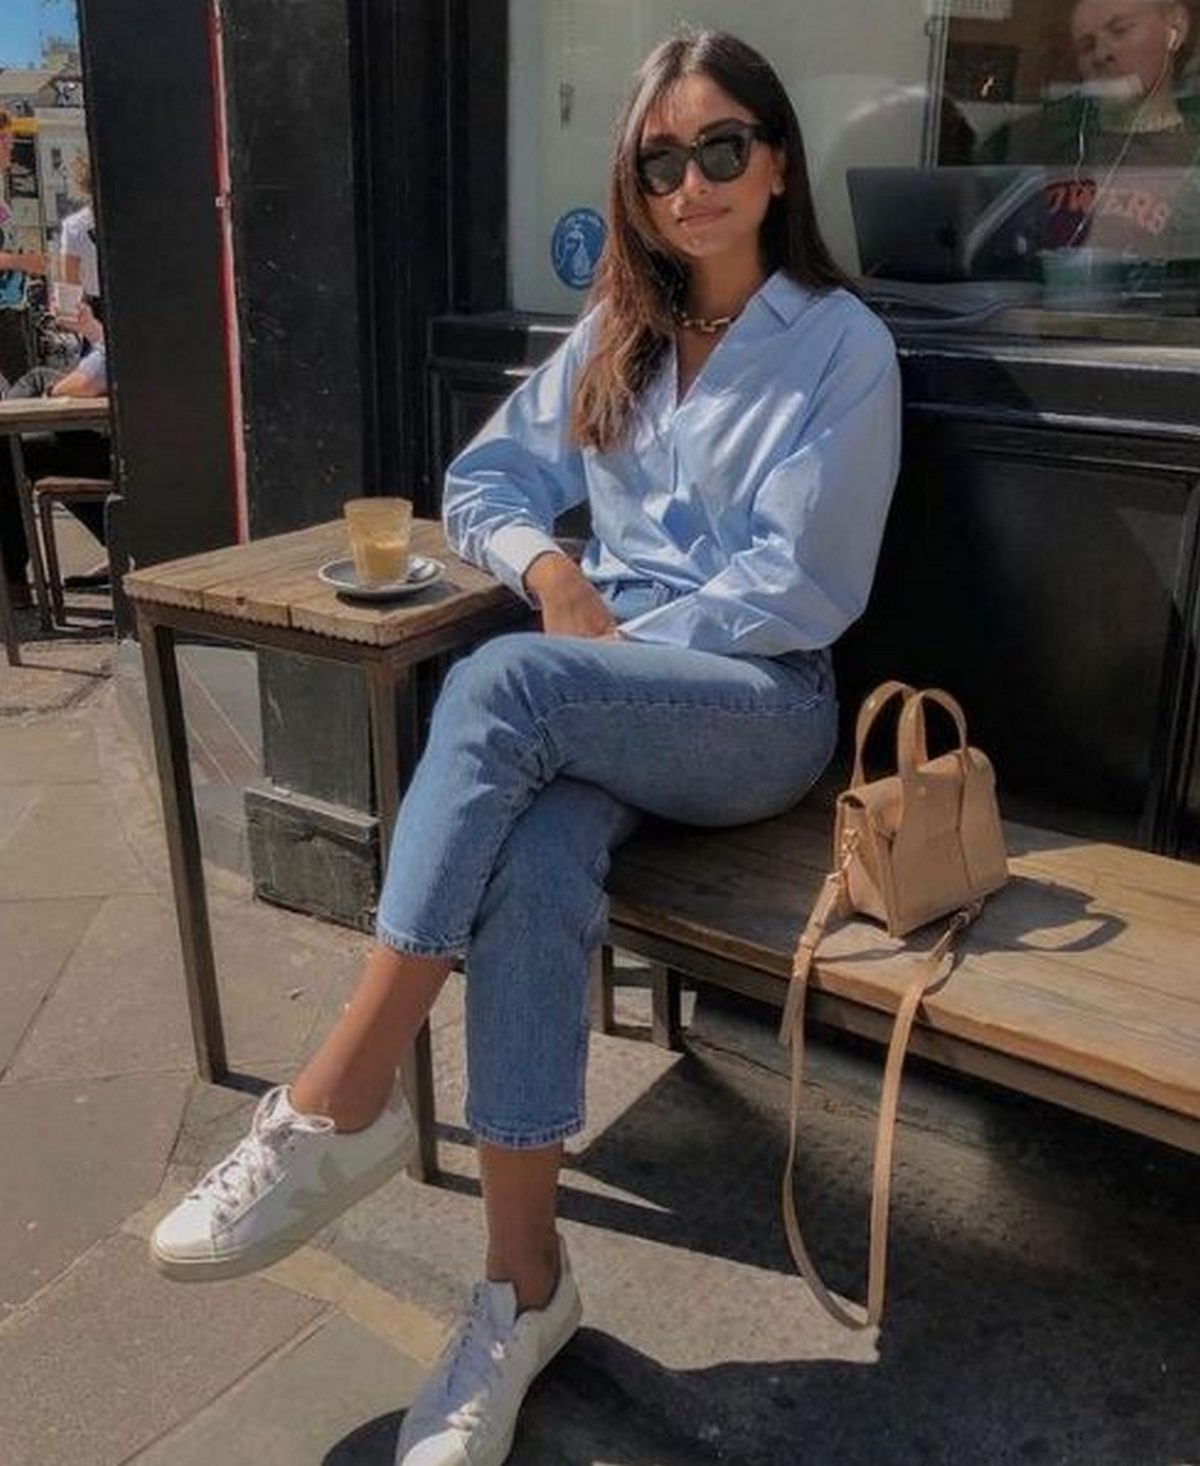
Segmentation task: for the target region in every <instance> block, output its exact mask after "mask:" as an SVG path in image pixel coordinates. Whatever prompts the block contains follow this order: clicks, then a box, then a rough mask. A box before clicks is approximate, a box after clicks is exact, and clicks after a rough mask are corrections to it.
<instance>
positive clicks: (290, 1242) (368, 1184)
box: [150, 1138, 417, 1283]
mask: <svg viewBox="0 0 1200 1466" xmlns="http://www.w3.org/2000/svg"><path fill="white" fill-rule="evenodd" d="M416 1151H417V1142H416V1139H415V1138H414V1139H413V1141H412V1142H411V1144H410V1145H408V1146H407V1147H406V1148H404V1149H403V1150H400V1151H394V1152H393V1153H392V1154H391V1155H390V1156H387V1157H385V1158H384V1159H383V1160H382V1161H380V1162H378V1164H376V1165H375V1166H373V1167H372V1168H371V1169H370V1170H369V1171H364V1172H363V1173H362V1175H361V1176H358V1177H356V1179H355V1180H353V1181H351V1182H349V1183H348V1184H347V1185H346V1186H344V1187H342V1189H341V1190H340V1191H338V1192H337V1193H336V1195H334V1196H331V1197H329V1198H328V1200H327V1201H326V1203H325V1205H324V1206H322V1207H321V1208H320V1209H319V1210H318V1211H317V1212H316V1213H310V1214H309V1216H307V1217H306V1218H304V1220H303V1221H301V1222H298V1223H297V1224H296V1225H295V1226H293V1227H289V1228H288V1229H287V1231H286V1232H279V1233H276V1234H275V1236H273V1237H271V1238H270V1239H269V1240H268V1241H265V1242H262V1243H259V1244H258V1245H255V1246H250V1247H245V1248H243V1249H242V1251H240V1252H234V1253H228V1252H227V1253H224V1254H222V1255H221V1256H220V1257H195V1258H191V1257H174V1256H172V1255H171V1254H170V1253H167V1252H160V1251H159V1249H158V1246H157V1244H156V1243H155V1241H154V1239H153V1238H151V1240H150V1256H151V1258H152V1259H153V1262H154V1266H155V1267H156V1268H157V1269H158V1271H159V1272H160V1273H162V1274H163V1276H164V1277H167V1278H170V1279H171V1280H172V1281H173V1282H176V1283H219V1282H222V1281H224V1280H225V1279H226V1278H241V1277H245V1275H246V1274H247V1273H257V1272H261V1271H262V1269H263V1268H267V1267H270V1266H271V1265H272V1264H273V1263H276V1262H279V1261H280V1260H281V1259H282V1258H285V1257H288V1256H290V1254H291V1253H293V1252H295V1251H296V1249H297V1248H298V1247H302V1246H303V1245H304V1243H305V1242H307V1241H308V1239H309V1238H310V1237H312V1236H314V1235H315V1234H316V1233H317V1232H319V1231H320V1230H321V1228H322V1227H327V1226H328V1225H329V1223H330V1222H333V1221H336V1220H337V1218H338V1217H340V1216H341V1215H342V1213H343V1212H344V1211H348V1210H349V1208H350V1207H352V1206H353V1205H354V1203H355V1202H356V1201H361V1200H362V1199H363V1197H364V1196H369V1195H370V1194H371V1192H372V1191H377V1190H378V1189H379V1188H380V1187H381V1186H382V1185H383V1183H384V1182H385V1181H389V1180H391V1178H392V1177H393V1176H394V1175H395V1174H396V1173H397V1172H398V1171H402V1170H403V1169H404V1167H405V1166H407V1165H408V1163H409V1161H411V1160H412V1158H413V1156H414V1155H415V1154H416Z"/></svg>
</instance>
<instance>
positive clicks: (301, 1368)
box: [134, 1318, 425, 1466]
mask: <svg viewBox="0 0 1200 1466" xmlns="http://www.w3.org/2000/svg"><path fill="white" fill-rule="evenodd" d="M424 1374H425V1370H424V1366H423V1365H421V1364H419V1363H418V1362H417V1361H415V1360H413V1359H410V1358H408V1357H407V1356H406V1355H405V1354H404V1353H403V1352H402V1351H401V1350H398V1349H395V1348H392V1347H390V1346H389V1345H388V1344H386V1343H384V1342H383V1341H382V1340H381V1339H380V1338H379V1337H378V1336H377V1335H375V1334H373V1333H371V1332H369V1331H368V1330H367V1329H365V1328H363V1327H361V1325H359V1324H356V1323H353V1322H351V1321H350V1320H348V1319H344V1318H332V1319H330V1320H329V1321H328V1322H327V1323H324V1324H323V1325H322V1326H321V1327H320V1328H318V1329H317V1330H316V1331H315V1332H314V1333H311V1334H309V1335H307V1336H306V1337H303V1338H301V1339H300V1340H299V1341H298V1342H297V1343H296V1344H295V1345H294V1346H293V1347H291V1348H289V1349H287V1350H285V1351H284V1352H282V1353H281V1354H278V1355H276V1356H275V1357H274V1358H272V1359H270V1360H268V1361H267V1362H266V1363H265V1364H263V1365H262V1366H261V1367H260V1368H258V1369H256V1370H255V1371H254V1373H253V1374H251V1375H248V1376H247V1377H246V1378H245V1379H244V1380H242V1381H240V1382H239V1383H238V1384H237V1385H235V1386H234V1387H233V1388H232V1389H231V1390H229V1391H227V1392H226V1393H225V1394H223V1395H222V1396H221V1397H220V1398H219V1399H217V1400H215V1401H213V1403H212V1404H211V1405H209V1406H207V1407H206V1408H205V1409H204V1410H202V1411H201V1412H200V1413H199V1414H198V1415H197V1416H195V1417H194V1418H193V1419H192V1420H190V1421H188V1422H187V1423H186V1424H185V1425H183V1426H182V1427H181V1428H180V1429H179V1430H177V1431H175V1432H173V1433H172V1434H171V1435H169V1436H167V1437H166V1438H165V1439H163V1440H161V1441H158V1442H156V1443H155V1444H154V1445H153V1446H151V1447H150V1449H149V1450H146V1451H142V1452H141V1453H139V1454H138V1455H137V1456H135V1457H134V1460H136V1461H137V1462H138V1466H212V1463H213V1462H214V1461H220V1462H221V1463H222V1466H298V1463H307V1462H312V1463H314V1466H315V1463H317V1462H320V1461H325V1460H328V1459H329V1457H330V1454H331V1453H334V1454H335V1458H336V1455H337V1454H338V1453H339V1450H340V1448H342V1443H343V1442H344V1441H345V1440H346V1438H347V1437H351V1436H355V1435H361V1433H362V1429H363V1425H364V1422H367V1423H376V1422H378V1424H376V1426H375V1428H376V1430H377V1432H378V1434H379V1436H380V1437H381V1442H380V1443H381V1445H382V1446H383V1447H384V1449H385V1450H386V1451H387V1454H386V1456H381V1457H380V1459H381V1460H386V1462H387V1466H392V1460H393V1457H394V1453H395V1444H396V1432H397V1430H398V1429H399V1420H400V1411H401V1410H403V1409H404V1408H405V1407H407V1405H408V1404H409V1402H410V1401H411V1400H412V1397H413V1395H414V1394H415V1393H416V1391H417V1389H418V1387H419V1386H420V1383H421V1380H422V1379H423V1378H424ZM388 1437H390V1442H389V1440H388Z"/></svg>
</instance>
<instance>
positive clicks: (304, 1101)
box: [288, 1075, 387, 1135]
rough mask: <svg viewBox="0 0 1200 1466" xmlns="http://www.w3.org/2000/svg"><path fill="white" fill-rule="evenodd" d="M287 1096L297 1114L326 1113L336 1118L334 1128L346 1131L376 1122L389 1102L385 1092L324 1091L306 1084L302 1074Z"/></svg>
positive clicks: (345, 1132)
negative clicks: (343, 1092)
mask: <svg viewBox="0 0 1200 1466" xmlns="http://www.w3.org/2000/svg"><path fill="white" fill-rule="evenodd" d="M288 1100H289V1101H290V1103H291V1106H292V1108H293V1109H294V1110H295V1111H296V1112H297V1113H298V1114H301V1115H321V1116H324V1117H325V1118H326V1119H329V1120H332V1121H333V1128H334V1129H335V1130H337V1131H338V1132H339V1133H344V1134H347V1135H350V1134H353V1132H354V1131H356V1130H365V1129H366V1128H367V1126H368V1125H372V1124H374V1122H375V1121H376V1120H378V1118H379V1117H380V1115H382V1114H383V1111H384V1109H385V1107H386V1105H387V1095H386V1094H385V1095H384V1096H383V1097H382V1098H381V1099H378V1098H376V1097H375V1096H373V1095H357V1094H355V1095H347V1094H339V1093H336V1092H335V1093H330V1092H328V1091H325V1092H321V1091H319V1090H318V1089H316V1088H315V1087H314V1086H312V1085H310V1084H306V1083H305V1080H304V1076H303V1075H301V1077H300V1078H299V1079H297V1081H296V1082H295V1084H293V1085H292V1086H291V1088H290V1089H289V1090H288Z"/></svg>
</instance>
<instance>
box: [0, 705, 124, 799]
mask: <svg viewBox="0 0 1200 1466" xmlns="http://www.w3.org/2000/svg"><path fill="white" fill-rule="evenodd" d="M99 777H100V765H99V760H98V758H97V756H96V737H95V734H94V733H93V731H92V729H91V728H90V727H89V726H88V725H87V724H86V723H83V722H55V723H50V722H47V721H46V720H45V719H38V720H37V721H36V722H21V723H0V785H5V784H86V783H89V782H92V781H94V780H96V779H98V778H99Z"/></svg>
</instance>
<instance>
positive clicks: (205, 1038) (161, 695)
mask: <svg viewBox="0 0 1200 1466" xmlns="http://www.w3.org/2000/svg"><path fill="white" fill-rule="evenodd" d="M137 624H138V641H139V643H140V645H141V648H142V664H143V666H144V668H145V673H146V694H147V696H148V698H149V701H150V728H151V732H152V733H153V735H154V756H155V760H156V762H157V764H158V782H159V788H160V790H161V792H162V802H163V823H164V825H165V827H166V834H167V851H168V854H169V855H170V860H171V886H172V889H173V890H174V892H175V916H176V920H177V921H178V923H179V941H180V946H181V947H182V949H183V971H184V978H185V981H186V984H187V998H188V1012H189V1014H190V1015H191V1020H192V1042H193V1044H194V1045H195V1049H196V1068H197V1069H198V1070H199V1072H200V1077H201V1078H202V1079H205V1080H207V1081H209V1082H210V1083H214V1084H218V1083H220V1082H221V1081H222V1080H223V1079H225V1078H226V1076H227V1075H228V1073H229V1066H228V1064H227V1062H226V1057H225V1030H224V1026H223V1024H222V1022H221V999H220V994H219V992H218V990H217V973H216V964H215V963H214V961H213V948H212V933H211V931H210V929H209V923H208V901H207V898H206V896H205V891H204V867H203V864H202V862H201V858H200V831H199V828H198V826H197V823H196V803H195V799H194V796H193V792H192V771H191V765H190V764H189V762H188V749H187V725H186V723H185V721H184V715H183V698H182V696H181V694H180V690H179V667H178V665H177V663H176V661H175V633H174V631H173V629H172V628H171V627H169V626H159V625H157V624H156V623H155V622H154V621H153V619H152V613H150V612H146V611H141V610H139V612H138V618H137Z"/></svg>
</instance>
